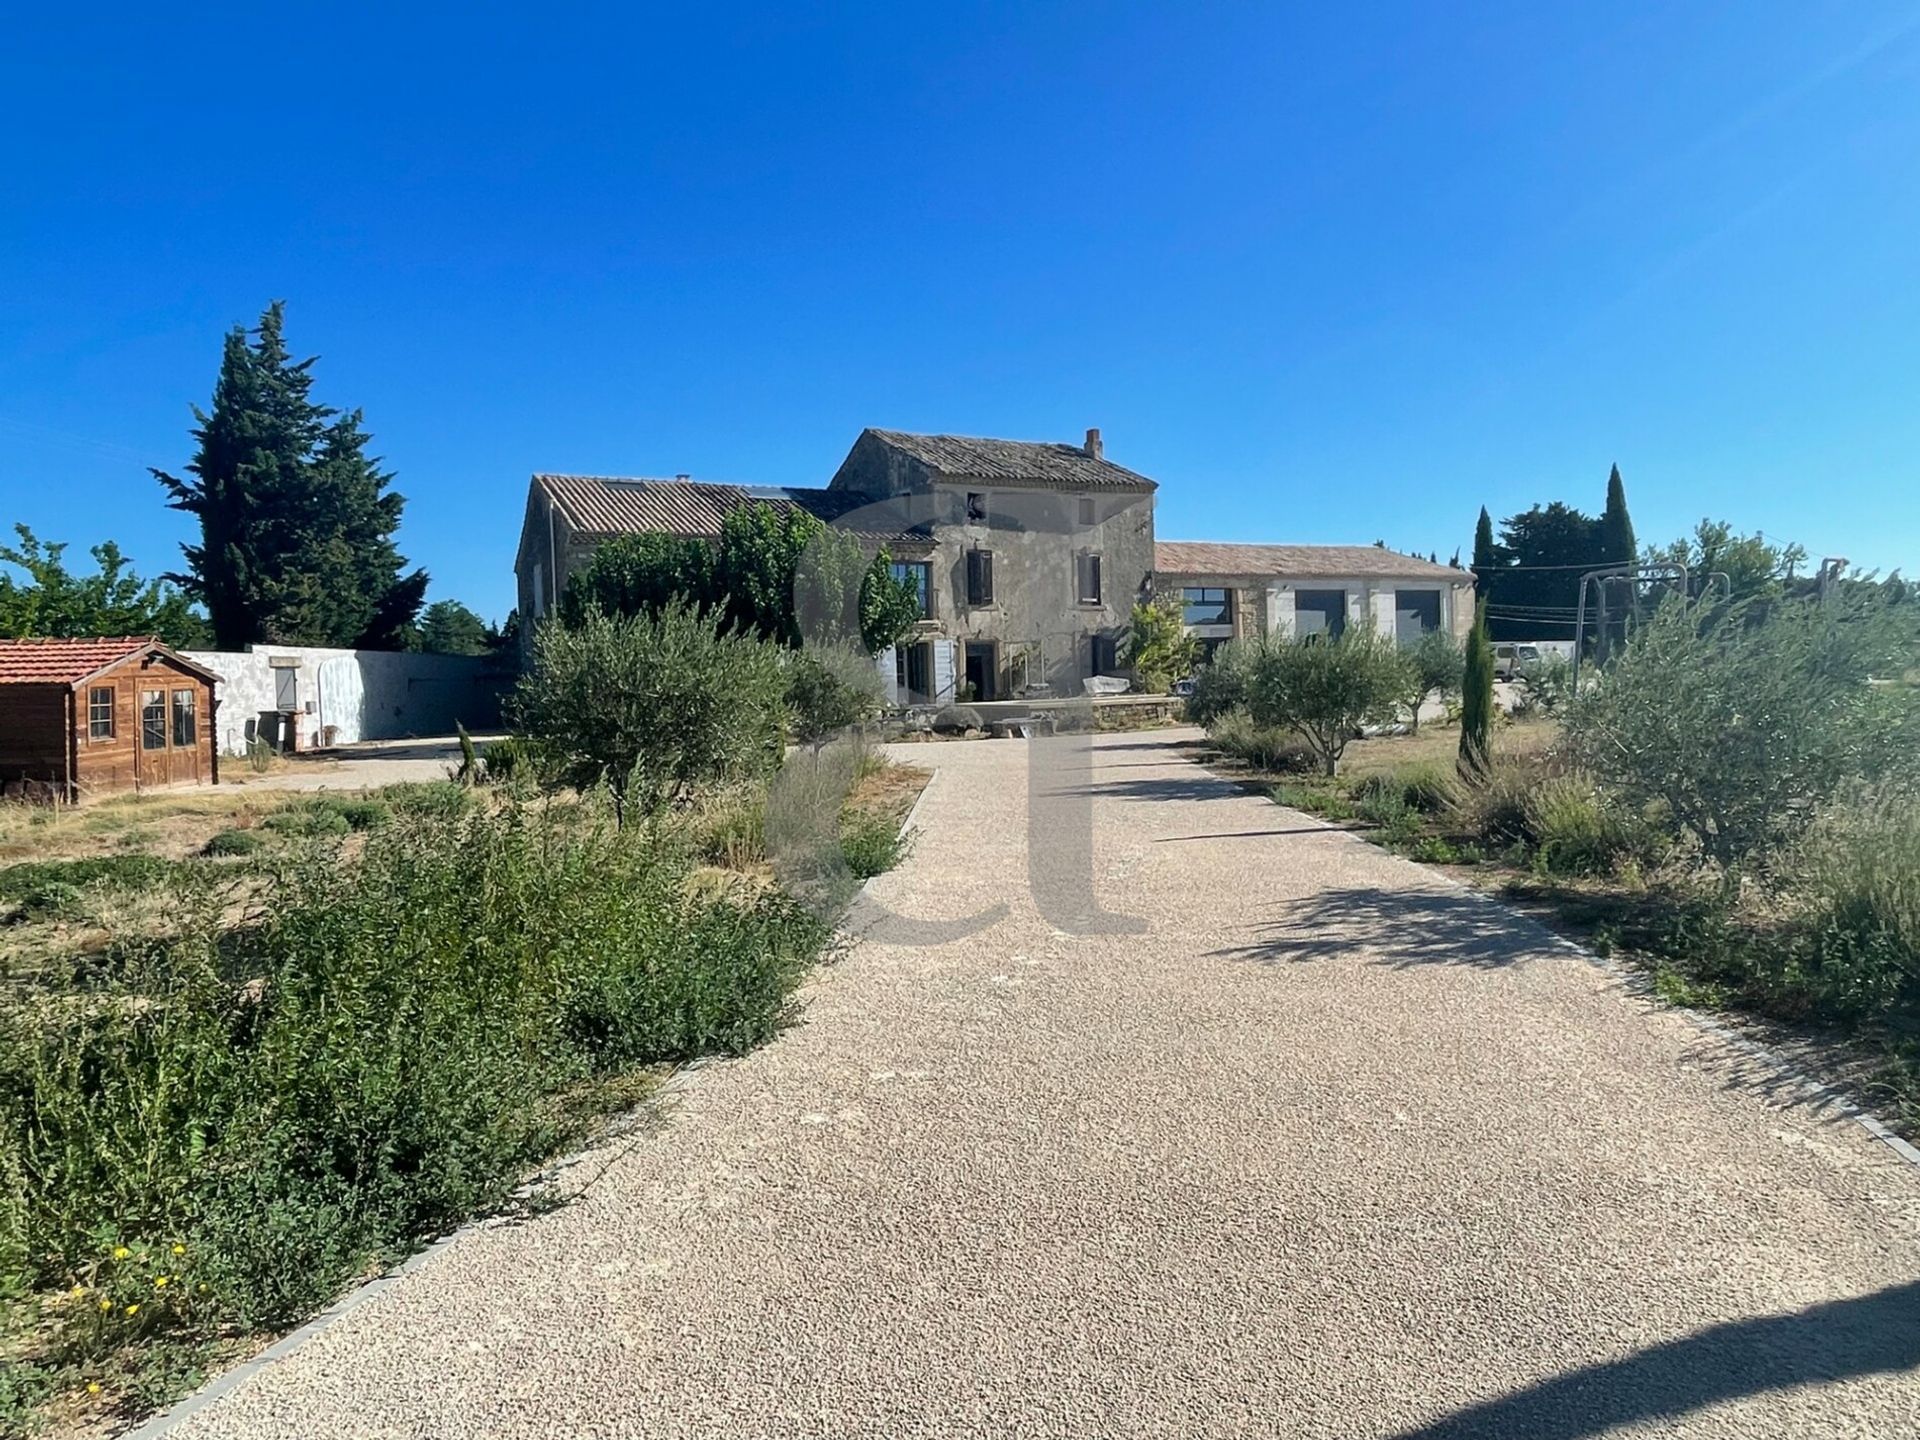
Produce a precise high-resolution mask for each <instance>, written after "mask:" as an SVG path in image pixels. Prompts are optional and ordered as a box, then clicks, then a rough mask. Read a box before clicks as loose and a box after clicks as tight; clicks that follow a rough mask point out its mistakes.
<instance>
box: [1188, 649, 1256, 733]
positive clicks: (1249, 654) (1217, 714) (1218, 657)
mask: <svg viewBox="0 0 1920 1440" xmlns="http://www.w3.org/2000/svg"><path fill="white" fill-rule="evenodd" d="M1257 648H1258V647H1257V646H1255V645H1253V644H1251V643H1249V642H1247V641H1244V640H1229V641H1228V642H1227V643H1226V644H1224V645H1222V646H1221V647H1220V648H1219V649H1217V650H1215V651H1214V652H1213V658H1212V659H1211V660H1209V661H1208V662H1207V663H1206V664H1204V665H1202V666H1201V667H1200V669H1199V671H1198V672H1197V673H1196V674H1195V675H1194V677H1193V694H1192V695H1190V696H1188V697H1187V718H1188V719H1189V720H1191V721H1192V722H1193V723H1194V724H1196V725H1202V726H1205V727H1206V728H1207V729H1209V730H1211V729H1212V728H1213V726H1214V724H1215V722H1217V721H1219V720H1220V719H1221V718H1222V717H1224V716H1226V715H1228V714H1231V713H1232V712H1233V711H1236V710H1245V709H1246V708H1247V679H1248V676H1249V675H1251V673H1252V670H1253V656H1254V653H1255V651H1256V649H1257Z"/></svg>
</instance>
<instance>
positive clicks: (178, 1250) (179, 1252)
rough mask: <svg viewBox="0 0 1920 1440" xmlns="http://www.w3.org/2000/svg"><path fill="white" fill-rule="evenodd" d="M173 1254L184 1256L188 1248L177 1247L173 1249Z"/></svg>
mask: <svg viewBox="0 0 1920 1440" xmlns="http://www.w3.org/2000/svg"><path fill="white" fill-rule="evenodd" d="M173 1253H174V1254H176V1255H184V1254H186V1253H187V1247H186V1246H184V1245H175V1246H174V1247H173Z"/></svg>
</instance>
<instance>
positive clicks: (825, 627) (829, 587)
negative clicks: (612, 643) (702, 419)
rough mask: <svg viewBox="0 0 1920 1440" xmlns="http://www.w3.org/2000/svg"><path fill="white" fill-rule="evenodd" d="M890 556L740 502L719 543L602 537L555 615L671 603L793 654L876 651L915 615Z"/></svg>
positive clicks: (909, 589)
mask: <svg viewBox="0 0 1920 1440" xmlns="http://www.w3.org/2000/svg"><path fill="white" fill-rule="evenodd" d="M890 558H891V557H890V556H889V555H888V553H887V551H886V549H885V548H884V547H882V548H881V549H879V550H878V551H877V552H871V551H869V550H868V549H867V547H866V545H865V544H864V543H863V542H862V541H861V540H860V538H859V537H858V536H856V535H851V534H848V533H846V532H844V531H840V530H835V529H833V528H831V527H830V526H828V525H825V524H823V523H822V522H821V521H820V520H819V519H818V518H817V517H815V516H813V515H809V514H807V513H806V512H805V511H804V510H797V509H780V510H776V509H775V508H774V507H773V506H771V505H767V504H762V503H755V504H751V505H743V506H741V507H740V508H738V509H737V510H734V511H733V512H732V513H730V514H729V515H728V516H727V517H726V519H725V520H723V521H722V522H721V529H720V538H719V541H718V543H717V544H715V545H711V546H710V545H708V544H706V543H705V542H703V541H700V540H691V539H683V538H680V537H677V536H672V535H664V534H659V533H647V534H639V535H625V536H620V537H618V538H616V539H613V540H610V541H608V542H607V543H606V544H604V545H602V546H601V547H600V548H599V549H598V550H596V551H595V552H594V555H593V558H592V559H591V560H590V561H588V563H587V566H586V568H585V569H584V570H582V571H581V572H580V573H579V574H578V575H576V576H575V577H574V579H573V580H571V581H570V582H568V585H567V594H566V598H565V599H564V600H563V601H562V605H561V618H562V619H563V620H564V621H565V623H567V624H570V625H571V624H576V623H578V621H579V619H580V617H581V616H582V615H583V614H585V613H586V611H587V610H589V609H599V610H603V611H605V612H607V613H608V614H614V615H640V614H650V613H657V612H658V611H660V610H661V609H663V608H664V607H665V606H667V605H668V604H670V603H671V602H673V601H674V600H676V599H677V600H682V601H685V602H687V603H689V604H692V605H697V606H710V607H713V608H715V609H717V610H718V611H719V612H720V613H721V614H722V615H723V616H724V617H725V618H726V620H727V621H728V622H729V623H730V624H732V625H733V626H735V627H736V628H739V629H742V630H746V631H751V632H752V633H754V634H756V635H761V636H764V637H766V638H767V639H769V640H772V641H774V642H776V643H777V644H780V645H785V646H787V647H789V648H793V647H797V646H799V645H800V644H802V643H803V642H805V643H808V644H815V643H819V644H829V643H857V644H859V645H861V646H862V647H863V648H864V649H865V650H866V651H867V652H868V653H869V654H877V653H879V652H880V651H881V650H884V649H885V648H886V647H887V646H889V645H891V644H893V643H894V642H895V641H897V640H898V639H899V638H900V637H901V636H902V635H904V634H906V632H907V631H908V630H910V629H911V628H912V627H913V625H914V623H915V621H917V620H918V619H919V618H920V597H919V595H918V593H917V592H916V591H915V589H914V588H913V586H912V585H910V584H908V583H906V582H904V581H900V580H896V579H894V577H893V574H892V571H891V569H890V568H889V565H890Z"/></svg>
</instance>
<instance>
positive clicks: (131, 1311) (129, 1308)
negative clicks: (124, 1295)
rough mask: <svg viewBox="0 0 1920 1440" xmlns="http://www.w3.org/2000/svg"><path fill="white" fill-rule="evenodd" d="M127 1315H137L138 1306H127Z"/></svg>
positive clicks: (138, 1311)
mask: <svg viewBox="0 0 1920 1440" xmlns="http://www.w3.org/2000/svg"><path fill="white" fill-rule="evenodd" d="M127 1313H128V1314H129V1315H138V1314H139V1313H140V1307H139V1306H138V1305H129V1306H127Z"/></svg>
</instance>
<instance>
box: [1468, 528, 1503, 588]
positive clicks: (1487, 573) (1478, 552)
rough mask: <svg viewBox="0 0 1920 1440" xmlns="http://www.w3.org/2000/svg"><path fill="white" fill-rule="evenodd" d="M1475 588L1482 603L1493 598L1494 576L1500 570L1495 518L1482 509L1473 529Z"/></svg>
mask: <svg viewBox="0 0 1920 1440" xmlns="http://www.w3.org/2000/svg"><path fill="white" fill-rule="evenodd" d="M1471 568H1472V570H1473V588H1474V591H1475V592H1476V593H1477V594H1478V595H1479V597H1480V599H1481V601H1482V602H1483V603H1484V602H1485V601H1487V600H1489V599H1491V598H1492V597H1493V574H1494V571H1496V570H1498V569H1499V568H1500V552H1499V551H1498V550H1497V549H1495V548H1494V543H1493V517H1492V516H1491V515H1489V514H1488V513H1487V507H1486V506H1484V505H1482V506H1481V507H1480V518H1479V520H1477V521H1476V522H1475V523H1474V527H1473V565H1472V567H1471Z"/></svg>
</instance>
